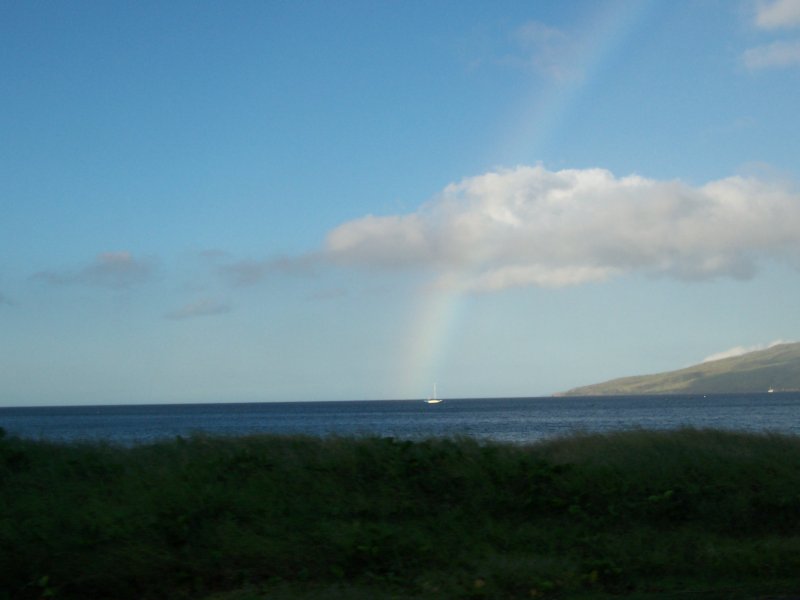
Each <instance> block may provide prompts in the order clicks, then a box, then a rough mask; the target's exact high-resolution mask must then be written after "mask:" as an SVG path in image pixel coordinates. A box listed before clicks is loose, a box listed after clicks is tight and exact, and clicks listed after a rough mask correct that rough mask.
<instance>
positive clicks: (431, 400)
mask: <svg viewBox="0 0 800 600" xmlns="http://www.w3.org/2000/svg"><path fill="white" fill-rule="evenodd" d="M441 401H442V399H441V398H438V397H437V396H436V384H435V383H434V384H433V396H431V397H430V398H428V399H427V400H425V402H426V403H427V404H439V403H440V402H441Z"/></svg>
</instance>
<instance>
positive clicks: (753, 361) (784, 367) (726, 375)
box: [558, 343, 800, 396]
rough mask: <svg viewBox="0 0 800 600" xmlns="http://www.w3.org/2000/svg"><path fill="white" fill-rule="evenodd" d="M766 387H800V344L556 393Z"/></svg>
mask: <svg viewBox="0 0 800 600" xmlns="http://www.w3.org/2000/svg"><path fill="white" fill-rule="evenodd" d="M768 390H773V391H776V392H782V391H790V390H800V343H788V344H778V345H775V346H772V347H770V348H767V349H766V350H758V351H755V352H748V353H746V354H743V355H740V356H733V357H730V358H723V359H720V360H711V361H707V362H703V363H700V364H697V365H693V366H691V367H686V368H684V369H679V370H677V371H668V372H666V373H656V374H653V375H639V376H634V377H622V378H619V379H612V380H611V381H606V382H604V383H597V384H594V385H587V386H582V387H577V388H574V389H571V390H568V391H566V392H564V393H562V394H558V395H561V396H595V395H598V396H599V395H612V394H718V393H753V392H766V391H768Z"/></svg>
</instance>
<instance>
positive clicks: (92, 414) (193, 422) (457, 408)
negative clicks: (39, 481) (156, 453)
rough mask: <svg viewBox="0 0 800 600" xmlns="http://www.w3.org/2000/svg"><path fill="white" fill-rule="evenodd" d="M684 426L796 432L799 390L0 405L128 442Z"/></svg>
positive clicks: (56, 432) (40, 433) (536, 434)
mask: <svg viewBox="0 0 800 600" xmlns="http://www.w3.org/2000/svg"><path fill="white" fill-rule="evenodd" d="M682 426H691V427H697V428H705V427H712V428H717V429H731V430H742V431H765V430H768V431H779V432H787V433H795V434H800V393H775V394H737V395H709V396H657V397H654V396H625V397H575V398H489V399H464V400H458V399H453V400H449V399H448V400H446V401H444V402H442V403H441V404H435V405H429V404H426V403H424V402H422V401H420V400H387V401H353V402H292V403H289V402H277V403H253V404H167V405H136V406H69V407H48V408H45V407H36V408H0V427H2V428H3V429H5V430H6V432H7V434H9V435H16V436H20V437H26V438H35V439H47V440H55V441H79V440H105V441H109V442H113V443H121V444H126V445H127V444H138V443H147V442H152V441H157V440H161V439H170V438H174V437H176V436H189V435H192V434H196V433H205V434H211V435H246V434H253V433H278V434H308V435H315V436H325V435H342V436H350V435H377V436H383V437H389V436H391V437H395V438H401V439H421V438H426V437H443V436H471V437H475V438H480V439H485V440H495V441H502V442H513V443H528V442H535V441H537V440H541V439H544V438H548V437H552V436H559V435H565V434H569V433H574V432H577V431H589V432H594V431H600V432H607V431H615V430H622V429H632V428H645V429H671V428H678V427H682Z"/></svg>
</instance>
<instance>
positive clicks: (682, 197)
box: [325, 166, 800, 291]
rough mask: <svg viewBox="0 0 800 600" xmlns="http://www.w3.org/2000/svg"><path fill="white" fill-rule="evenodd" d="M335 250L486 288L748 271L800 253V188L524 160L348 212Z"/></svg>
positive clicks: (347, 260) (334, 235)
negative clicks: (407, 208)
mask: <svg viewBox="0 0 800 600" xmlns="http://www.w3.org/2000/svg"><path fill="white" fill-rule="evenodd" d="M325 253H326V257H327V259H328V260H330V261H333V262H335V263H337V264H341V265H350V266H360V267H369V268H376V269H385V270H392V269H398V268H419V269H433V270H435V271H437V272H438V273H439V274H440V275H441V276H442V277H441V281H443V282H444V281H453V280H458V281H460V282H462V283H461V284H460V286H461V287H463V288H464V289H467V290H477V291H492V290H502V289H506V288H511V287H519V286H526V285H538V286H548V287H559V286H565V285H575V284H580V283H585V282H591V281H602V280H605V279H609V278H612V277H615V276H619V275H622V274H625V273H631V272H644V273H651V274H663V275H668V276H673V277H678V278H683V279H710V278H714V277H719V276H730V277H737V278H747V277H751V276H752V275H753V274H754V273H755V271H756V264H757V262H758V260H759V259H762V258H764V257H783V258H797V257H799V256H800V195H798V194H797V193H796V192H795V191H793V190H790V189H787V188H786V187H785V186H781V185H778V184H773V183H769V182H766V181H762V180H758V179H755V178H744V177H730V178H726V179H721V180H718V181H713V182H711V183H708V184H706V185H703V186H700V187H692V186H689V185H686V184H684V183H681V182H678V181H656V180H652V179H646V178H644V177H639V176H636V175H633V176H629V177H621V178H618V177H615V176H614V175H613V174H612V173H610V172H609V171H606V170H603V169H584V170H577V169H573V170H563V171H555V172H554V171H548V170H547V169H545V168H544V167H542V166H535V167H528V166H521V167H517V168H514V169H505V170H498V171H494V172H489V173H486V174H484V175H480V176H477V177H471V178H467V179H464V180H463V181H461V182H458V183H453V184H451V185H448V186H447V187H446V188H445V189H444V190H443V191H442V192H441V193H440V194H439V195H438V196H437V197H435V198H434V199H433V200H432V201H430V202H429V203H427V204H425V205H423V206H422V207H421V208H420V209H419V210H418V211H416V212H414V213H411V214H406V215H394V216H384V217H376V216H367V217H364V218H361V219H357V220H354V221H350V222H348V223H344V224H343V225H341V226H339V227H337V228H336V229H334V230H333V231H331V232H330V233H329V235H328V237H327V240H326V246H325ZM454 274H457V275H458V276H457V277H453V275H454Z"/></svg>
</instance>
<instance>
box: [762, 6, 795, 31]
mask: <svg viewBox="0 0 800 600" xmlns="http://www.w3.org/2000/svg"><path fill="white" fill-rule="evenodd" d="M755 19H756V25H757V26H758V27H759V28H761V29H782V28H787V27H798V26H800V0H771V1H765V0H761V1H760V2H758V3H757V4H756V15H755Z"/></svg>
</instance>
